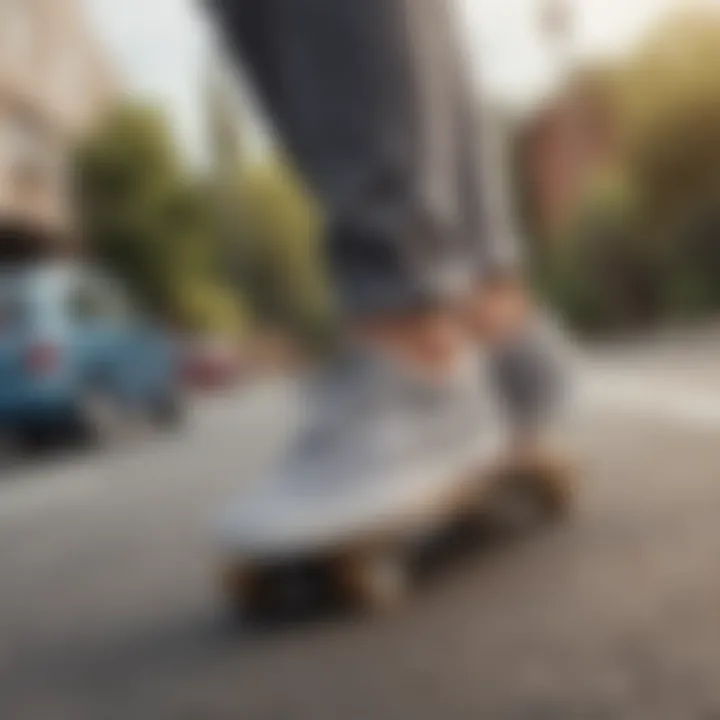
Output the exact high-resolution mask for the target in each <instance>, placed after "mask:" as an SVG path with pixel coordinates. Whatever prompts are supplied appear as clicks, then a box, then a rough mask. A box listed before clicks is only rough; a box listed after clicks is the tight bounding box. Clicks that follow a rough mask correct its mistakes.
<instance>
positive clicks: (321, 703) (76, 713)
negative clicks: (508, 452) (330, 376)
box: [0, 349, 720, 720]
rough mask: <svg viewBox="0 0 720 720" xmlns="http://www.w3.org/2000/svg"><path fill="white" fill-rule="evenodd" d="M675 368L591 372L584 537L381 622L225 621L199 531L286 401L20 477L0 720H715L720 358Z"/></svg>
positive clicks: (249, 404)
mask: <svg viewBox="0 0 720 720" xmlns="http://www.w3.org/2000/svg"><path fill="white" fill-rule="evenodd" d="M650 357H652V358H653V362H649V358H650ZM681 357H682V358H683V361H682V362H680V361H679V360H678V356H676V355H674V354H673V353H671V352H668V353H667V354H663V353H661V352H657V353H652V354H651V356H648V357H646V358H645V360H643V357H642V354H641V353H639V352H638V353H637V355H632V359H630V355H627V356H626V357H625V358H623V357H622V356H621V355H620V354H618V353H614V352H611V353H609V354H608V355H607V357H606V358H605V361H604V362H597V363H595V365H593V367H592V369H591V370H588V372H587V377H588V382H587V387H586V389H585V392H584V396H583V397H584V399H583V407H582V411H581V412H580V413H579V415H578V417H577V419H576V421H575V422H574V423H573V425H572V429H571V440H572V442H574V443H576V444H577V447H578V448H579V451H580V454H581V456H582V458H583V461H584V465H585V467H586V472H585V473H584V476H583V482H582V493H581V497H580V504H579V507H578V510H577V513H576V515H575V517H574V518H573V519H572V520H571V521H570V522H569V523H567V524H566V525H564V526H562V527H558V528H555V529H553V530H551V531H549V532H546V533H544V534H542V535H541V536H539V537H536V538H534V539H532V540H527V541H523V542H519V543H508V544H502V545H497V544H494V545H493V546H491V547H487V548H482V549H480V550H479V551H478V552H477V553H473V554H472V555H471V556H469V557H465V558H462V560H459V561H458V562H455V563H451V564H450V565H449V566H448V569H447V571H446V572H445V573H443V576H442V577H439V578H436V579H434V581H433V582H431V583H430V584H428V585H427V586H426V587H423V588H421V590H420V592H419V593H418V594H417V596H415V597H414V598H412V599H411V600H410V602H409V604H408V606H407V608H405V609H404V610H403V611H402V612H401V613H400V614H398V615H395V616H392V617H386V618H367V619H357V618H356V619H352V618H348V617H334V618H326V619H324V620H320V621H316V622H312V623H298V624H290V625H289V626H285V627H281V628H276V629H275V630H273V631H268V632H262V633H247V632H242V631H239V630H236V629H234V628H232V627H231V626H230V625H229V624H228V623H227V622H226V621H225V619H224V616H223V613H222V611H221V608H220V607H219V605H218V602H217V597H216V594H215V586H214V564H213V555H212V551H211V548H210V547H209V545H208V542H207V538H206V534H205V522H206V518H207V514H208V512H209V511H210V509H211V508H212V507H214V506H215V505H216V504H217V503H218V502H220V501H222V500H223V499H224V498H227V497H228V496H229V495H230V494H232V492H233V490H234V487H235V486H236V484H237V483H238V482H239V481H240V480H241V479H242V478H243V477H245V476H247V474H249V473H252V472H253V471H255V470H256V469H258V468H260V467H261V466H262V465H263V464H264V463H266V462H267V461H268V458H270V457H272V454H273V453H274V452H276V451H277V448H278V447H279V446H280V445H282V443H283V442H284V439H285V438H286V437H287V434H288V433H289V432H290V430H291V428H292V425H293V417H292V412H291V404H290V402H289V400H288V399H287V398H286V396H285V392H286V391H285V390H283V389H282V388H277V387H276V388H271V387H269V388H258V389H255V390H252V391H251V392H249V393H248V394H246V395H243V396H238V397H233V398H226V399H218V400H212V401H209V402H207V403H204V404H203V405H202V406H201V407H200V408H198V410H197V413H196V419H195V426H194V427H193V428H191V429H189V430H188V431H187V432H186V433H185V434H183V435H182V436H181V437H179V438H149V439H143V440H141V441H137V442H136V443H134V444H133V446H132V447H127V448H124V449H118V450H117V451H116V452H115V453H114V454H113V457H107V456H103V457H101V456H96V457H93V456H87V457H69V458H65V459H57V460H56V459H52V460H44V461H39V462H38V463H36V464H27V463H25V464H23V465H21V466H19V467H13V468H7V469H5V470H4V471H3V472H4V475H3V478H2V481H1V482H0V718H2V719H3V720H86V719H87V720H106V719H107V720H114V719H115V718H118V719H122V720H129V719H132V720H166V719H167V720H215V719H218V720H220V719H224V718H228V719H231V718H232V719H234V720H261V719H262V720H264V719H267V720H271V719H272V720H283V719H285V718H287V720H326V719H327V720H339V719H342V720H371V719H373V720H383V719H385V718H387V719H393V720H398V719H403V718H408V719H412V720H424V719H426V718H427V719H428V720H438V719H439V718H443V720H454V719H455V718H458V719H460V718H490V719H494V718H499V719H504V718H510V719H514V718H518V719H520V718H528V719H531V718H548V719H551V718H552V719H554V718H631V719H633V720H635V719H639V718H652V719H653V720H656V719H662V718H668V719H672V720H681V719H682V720H686V719H690V720H692V719H694V718H703V719H704V718H713V717H719V718H720V682H718V680H719V679H720V620H719V614H718V613H719V612H720V610H719V609H720V572H719V571H718V557H720V522H719V519H720V442H719V441H720V373H716V368H715V366H716V365H717V358H718V357H720V349H719V350H718V354H716V355H715V360H714V361H710V359H708V353H707V352H698V353H697V354H696V356H694V357H695V359H694V360H693V356H692V354H690V353H684V354H681Z"/></svg>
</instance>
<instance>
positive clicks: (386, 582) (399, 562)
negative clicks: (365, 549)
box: [345, 552, 410, 612]
mask: <svg viewBox="0 0 720 720" xmlns="http://www.w3.org/2000/svg"><path fill="white" fill-rule="evenodd" d="M345 585H346V589H347V590H348V591H349V594H350V599H351V600H352V601H353V603H354V604H356V605H357V606H358V607H360V608H362V609H364V610H370V611H372V612H387V611H390V610H393V609H394V608H396V607H398V606H399V605H400V604H401V603H402V601H403V600H404V599H405V597H406V595H407V593H408V590H409V585H410V570H409V566H408V563H407V561H406V559H405V558H404V557H403V556H402V554H401V553H390V552H388V553H380V552H379V553H377V554H367V555H363V556H362V557H360V558H355V559H354V560H352V561H350V563H349V565H348V567H347V569H346V570H345Z"/></svg>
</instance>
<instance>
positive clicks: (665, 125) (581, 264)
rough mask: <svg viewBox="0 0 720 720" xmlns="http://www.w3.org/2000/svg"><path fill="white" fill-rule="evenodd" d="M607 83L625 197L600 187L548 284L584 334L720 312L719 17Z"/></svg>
mask: <svg viewBox="0 0 720 720" xmlns="http://www.w3.org/2000/svg"><path fill="white" fill-rule="evenodd" d="M606 81H607V82H611V83H612V88H610V92H608V93H607V95H606V102H610V103H612V107H611V108H610V110H611V112H612V115H613V116H614V117H615V118H616V122H617V125H618V134H619V137H620V142H619V145H618V148H617V156H616V157H615V158H614V161H615V164H616V166H617V168H618V176H620V177H622V178H623V180H622V183H620V186H621V188H622V189H621V190H620V191H619V192H617V191H618V186H617V185H616V186H615V189H614V191H613V192H610V193H608V188H607V185H603V182H597V183H595V185H594V186H593V188H592V191H591V193H590V194H589V197H588V198H587V199H586V202H585V204H584V205H583V207H581V208H579V209H578V212H577V213H576V217H575V222H573V224H572V227H570V228H568V231H567V237H566V238H563V239H561V240H560V241H558V242H555V243H553V244H551V245H550V249H549V251H547V252H545V253H544V254H543V255H544V257H543V259H542V263H541V270H540V274H541V276H542V279H543V280H542V282H543V285H544V287H546V288H549V289H548V290H547V291H548V293H549V294H550V296H551V298H552V299H553V301H554V302H555V303H556V304H557V306H558V307H559V308H560V309H561V310H562V311H564V312H565V314H566V315H568V317H569V319H570V320H571V321H574V322H575V324H576V325H578V326H580V327H581V328H585V329H593V330H594V329H613V328H617V327H626V326H635V325H639V324H648V323H657V322H662V321H667V320H672V319H689V318H696V317H702V316H706V315H708V314H710V313H716V312H717V311H718V310H720V15H718V14H717V13H709V14H708V13H699V14H698V12H697V11H695V12H690V13H688V14H681V15H679V16H676V17H673V18H672V20H671V21H668V23H667V24H666V25H663V26H661V27H660V28H658V30H657V31H656V32H655V33H654V34H653V35H652V36H651V37H650V38H649V39H648V41H647V42H646V43H645V45H644V46H643V47H642V48H641V50H640V51H639V52H638V53H637V54H636V55H635V56H634V57H631V58H630V59H629V60H628V61H627V62H626V63H625V64H624V65H623V66H621V67H620V68H617V70H616V71H615V72H613V73H612V75H608V76H607V78H606Z"/></svg>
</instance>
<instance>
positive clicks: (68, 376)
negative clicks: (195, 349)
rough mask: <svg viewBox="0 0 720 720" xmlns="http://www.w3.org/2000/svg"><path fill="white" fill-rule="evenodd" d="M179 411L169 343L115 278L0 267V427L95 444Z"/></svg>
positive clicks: (78, 268)
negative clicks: (69, 435)
mask: <svg viewBox="0 0 720 720" xmlns="http://www.w3.org/2000/svg"><path fill="white" fill-rule="evenodd" d="M182 407H183V404H182V387H181V378H180V367H179V357H178V351H177V348H176V347H175V343H174V342H173V341H172V339H171V338H170V337H169V336H168V335H167V334H166V333H165V332H163V331H161V330H159V329H158V328H157V327H156V326H154V325H152V324H151V323H149V322H147V321H146V320H145V319H144V318H143V317H142V316H141V315H140V314H139V313H138V312H137V311H136V310H135V308H134V307H133V304H132V302H131V301H130V298H129V296H128V295H127V293H126V292H125V291H124V290H123V288H122V287H121V286H119V285H118V284H117V283H116V282H114V281H113V280H111V279H110V278H108V277H105V276H104V275H103V274H102V273H100V272H99V271H98V270H96V269H94V268H93V267H91V266H88V265H81V264H69V263H68V264H60V263H55V264H41V265H33V266H26V267H13V268H4V269H0V430H2V431H4V432H12V433H16V434H17V435H19V436H20V437H27V438H31V437H34V436H37V435H39V434H46V433H48V432H51V431H61V430H63V431H67V430H69V431H73V432H75V433H77V434H78V436H79V437H82V438H84V439H87V440H90V441H93V442H103V441H105V440H107V439H109V437H110V436H111V435H112V434H113V433H114V432H116V431H117V429H118V428H119V427H121V426H122V425H123V423H125V424H126V425H127V424H129V422H133V423H134V422H135V420H136V419H137V418H138V417H140V416H142V417H143V418H150V419H152V420H153V421H156V422H157V423H167V424H171V423H175V422H177V421H178V420H180V419H181V416H182Z"/></svg>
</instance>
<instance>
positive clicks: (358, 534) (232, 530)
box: [215, 438, 574, 616]
mask: <svg viewBox="0 0 720 720" xmlns="http://www.w3.org/2000/svg"><path fill="white" fill-rule="evenodd" d="M505 445H507V443H505ZM454 470H455V472H454V473H453V474H452V476H451V477H447V476H446V477H440V476H435V475H433V472H432V469H431V468H427V467H424V468H417V470H416V471H415V473H414V475H413V477H412V478H411V479H409V480H408V479H401V478H395V479H392V478H391V479H387V481H385V482H382V483H377V484H375V485H374V486H372V489H368V488H360V489H358V488H343V487H342V486H341V487H339V488H332V489H327V488H323V489H321V490H318V491H312V490H310V491H308V490H307V489H305V491H303V492H292V491H290V490H288V488H287V487H286V486H283V485H273V484H269V485H267V486H261V487H258V488H254V489H252V490H250V491H248V492H247V493H246V494H244V495H242V496H241V497H240V498H239V499H238V500H237V502H236V503H235V504H233V505H231V506H230V507H228V508H226V509H225V511H224V512H223V516H222V518H221V519H219V521H218V522H217V523H216V526H215V530H216V542H217V546H218V548H219V554H220V556H221V562H220V566H221V570H220V579H221V591H222V595H223V597H224V599H225V602H226V603H227V604H228V606H229V608H230V609H231V610H232V611H233V613H235V614H237V615H241V616H246V615H250V616H253V615H256V614H258V613H262V612H264V611H265V610H267V609H268V608H272V607H277V606H278V605H282V604H285V603H294V602H300V601H302V600H303V599H305V598H306V597H307V596H308V595H309V594H311V591H312V590H313V589H317V588H318V587H319V586H322V587H323V588H324V589H325V590H329V591H330V592H331V593H332V594H333V596H336V597H337V596H339V597H340V598H342V599H343V600H344V601H347V602H349V603H350V604H351V605H353V606H355V607H357V608H359V609H361V610H367V611H381V610H387V609H391V608H393V607H397V606H398V605H399V604H400V603H401V601H402V600H403V599H404V597H405V596H406V595H407V593H408V591H409V590H410V588H411V587H412V584H413V579H414V573H413V570H414V568H415V563H414V561H415V559H416V557H417V556H418V554H419V553H420V551H421V549H423V548H426V547H427V546H428V545H429V544H431V543H432V542H433V540H434V539H435V538H438V537H440V536H442V534H443V533H445V532H446V531H448V530H450V529H451V528H452V527H453V526H455V525H457V524H459V523H468V522H477V523H487V522H488V520H489V521H490V522H491V523H496V524H497V523H499V524H500V526H501V527H503V529H509V530H510V531H511V532H518V531H523V530H525V529H529V528H532V527H536V526H537V525H539V524H546V523H548V522H554V521H558V520H560V519H562V518H563V517H565V516H566V515H567V514H568V513H569V512H570V510H571V508H572V506H573V498H574V473H573V470H572V466H571V464H570V463H569V462H568V461H567V460H565V459H563V458H561V456H559V455H558V454H556V453H552V452H550V451H549V450H547V449H545V450H536V451H533V452H526V453H523V454H522V455H520V454H518V453H510V454H508V453H507V451H506V449H505V448H504V447H503V441H502V440H501V439H499V438H496V439H495V440H494V441H493V440H491V441H486V442H485V443H484V444H483V445H482V446H480V445H478V448H477V450H474V451H473V452H472V453H470V454H469V455H468V456H466V457H464V458H458V462H457V467H456V468H454Z"/></svg>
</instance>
